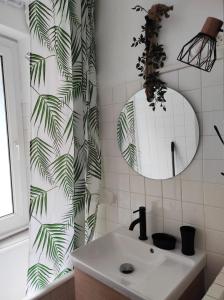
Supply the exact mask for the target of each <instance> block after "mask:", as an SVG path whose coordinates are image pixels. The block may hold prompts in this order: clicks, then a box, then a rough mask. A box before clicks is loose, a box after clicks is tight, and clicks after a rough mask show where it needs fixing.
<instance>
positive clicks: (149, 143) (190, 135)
mask: <svg viewBox="0 0 224 300" xmlns="http://www.w3.org/2000/svg"><path fill="white" fill-rule="evenodd" d="M165 99H166V103H165V106H166V110H163V109H162V108H161V107H159V105H157V106H156V109H155V111H153V109H152V107H150V106H149V103H148V102H147V100H146V96H145V90H144V89H143V90H140V91H139V92H137V93H136V94H135V95H134V96H133V97H132V98H131V99H129V101H128V102H127V103H126V104H125V106H124V107H123V109H122V111H121V113H120V116H119V119H118V124H117V141H118V144H119V148H120V151H121V153H122V156H123V158H124V159H125V160H126V162H127V163H128V164H129V166H131V167H132V168H133V169H134V170H135V171H136V172H138V173H140V174H141V175H143V176H145V177H148V178H152V179H167V178H171V177H173V176H176V175H177V174H179V173H181V172H182V171H183V170H184V169H185V168H186V167H187V166H188V165H189V164H190V162H191V161H192V159H193V157H194V155H195V153H196V151H197V147H198V143H199V125H198V120H197V117H196V115H195V112H194V110H193V108H192V107H191V105H190V104H189V103H188V101H187V100H186V99H185V98H184V97H183V96H182V95H181V94H180V93H178V92H176V91H175V90H172V89H170V88H168V89H167V92H166V94H165Z"/></svg>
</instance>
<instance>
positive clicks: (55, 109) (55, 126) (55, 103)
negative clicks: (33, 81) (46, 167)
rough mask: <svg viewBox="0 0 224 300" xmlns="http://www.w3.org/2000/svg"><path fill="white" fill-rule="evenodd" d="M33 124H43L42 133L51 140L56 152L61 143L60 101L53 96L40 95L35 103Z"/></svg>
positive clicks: (61, 119)
mask: <svg viewBox="0 0 224 300" xmlns="http://www.w3.org/2000/svg"><path fill="white" fill-rule="evenodd" d="M33 118H34V124H36V123H37V121H38V122H39V126H40V125H41V124H42V123H43V125H44V131H47V133H48V135H49V136H50V137H51V138H52V139H53V142H54V145H55V147H56V149H57V150H58V148H59V146H60V145H61V142H62V134H61V127H62V121H63V118H62V116H61V101H60V100H59V99H58V98H57V97H55V96H53V95H40V96H39V97H38V99H37V101H36V104H35V107H34V110H33V113H32V117H31V119H33Z"/></svg>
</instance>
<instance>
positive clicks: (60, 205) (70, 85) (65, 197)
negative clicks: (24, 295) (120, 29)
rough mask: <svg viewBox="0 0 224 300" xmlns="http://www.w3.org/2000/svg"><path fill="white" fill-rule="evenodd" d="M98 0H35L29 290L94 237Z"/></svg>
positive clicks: (67, 264) (65, 268)
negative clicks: (96, 3) (95, 6)
mask: <svg viewBox="0 0 224 300" xmlns="http://www.w3.org/2000/svg"><path fill="white" fill-rule="evenodd" d="M94 3H95V1H94V0H80V1H76V0H30V5H29V27H30V32H31V51H30V54H29V60H30V88H31V98H32V99H31V133H32V138H31V141H30V166H31V187H30V228H31V230H30V233H31V236H30V243H31V245H30V256H31V259H30V262H32V263H30V266H29V270H28V275H27V287H28V289H27V290H28V294H29V293H31V294H32V293H33V292H34V291H35V290H39V289H42V288H44V287H46V285H48V284H49V283H50V282H52V281H53V280H56V279H58V278H60V277H61V276H63V275H65V274H66V273H68V272H70V271H71V270H72V269H73V267H72V263H71V261H70V252H71V251H73V250H74V249H76V248H78V247H79V246H81V245H83V244H84V243H86V242H88V241H90V240H91V239H92V237H93V233H94V229H95V224H96V220H97V207H98V202H99V194H100V193H98V192H97V191H98V189H99V188H100V181H101V151H100V146H99V134H98V129H99V118H98V110H97V106H96V74H95V61H96V59H95V38H94Z"/></svg>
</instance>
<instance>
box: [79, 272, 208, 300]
mask: <svg viewBox="0 0 224 300" xmlns="http://www.w3.org/2000/svg"><path fill="white" fill-rule="evenodd" d="M203 296H204V272H203V271H202V272H201V273H200V274H199V275H198V276H197V277H196V278H195V279H194V280H193V282H192V283H191V284H190V286H188V287H186V289H185V290H183V294H182V296H181V297H180V298H179V300H201V299H202V297H203ZM74 299H75V300H130V299H128V298H127V297H125V296H123V295H121V294H120V293H118V292H117V291H115V290H113V289H111V288H110V287H108V286H107V285H105V284H103V283H101V282H100V281H98V280H96V279H94V278H93V277H91V276H89V275H87V274H86V273H84V272H82V271H80V270H76V271H75V298H74Z"/></svg>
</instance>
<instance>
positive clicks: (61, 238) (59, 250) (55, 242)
mask: <svg viewBox="0 0 224 300" xmlns="http://www.w3.org/2000/svg"><path fill="white" fill-rule="evenodd" d="M33 245H34V246H35V245H36V247H37V250H38V249H39V248H40V249H41V250H42V251H43V250H44V249H45V250H46V251H45V254H46V256H47V257H49V258H50V259H51V260H53V261H54V263H55V265H57V266H58V265H60V264H61V263H62V262H63V258H64V249H65V225H64V224H42V225H41V226H40V229H39V231H38V233H37V236H36V239H35V241H34V244H33Z"/></svg>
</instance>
